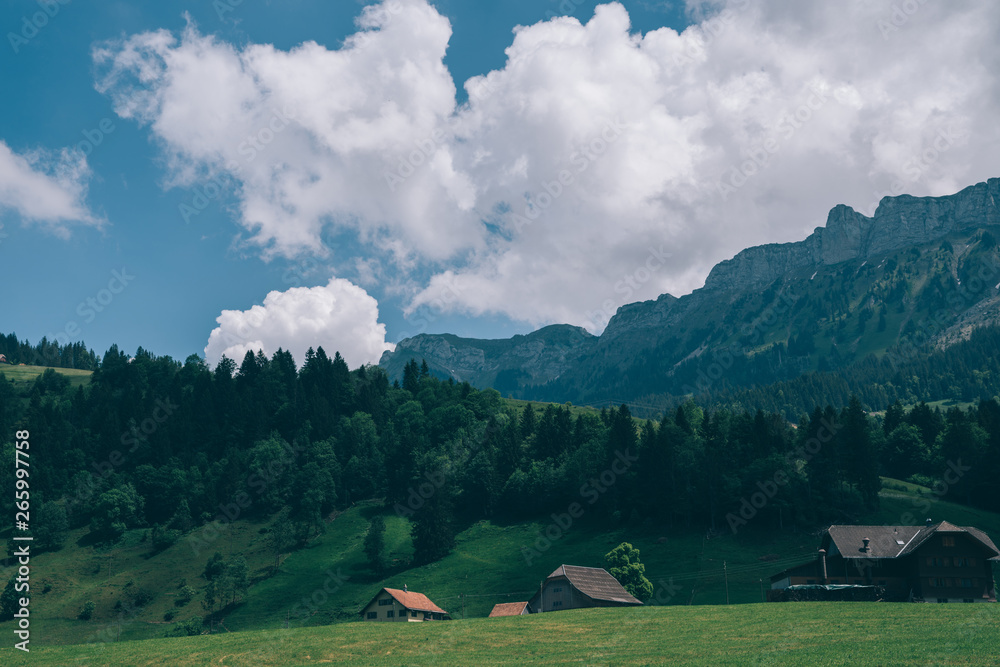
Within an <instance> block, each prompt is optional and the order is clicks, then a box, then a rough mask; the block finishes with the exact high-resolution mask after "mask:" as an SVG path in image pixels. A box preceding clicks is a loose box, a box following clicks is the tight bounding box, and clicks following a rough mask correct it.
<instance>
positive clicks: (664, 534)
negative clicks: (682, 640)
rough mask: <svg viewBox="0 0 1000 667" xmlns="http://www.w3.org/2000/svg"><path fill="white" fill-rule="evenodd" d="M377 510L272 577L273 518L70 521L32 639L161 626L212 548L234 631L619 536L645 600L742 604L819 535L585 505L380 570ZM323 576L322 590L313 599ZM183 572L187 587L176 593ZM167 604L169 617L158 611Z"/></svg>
mask: <svg viewBox="0 0 1000 667" xmlns="http://www.w3.org/2000/svg"><path fill="white" fill-rule="evenodd" d="M889 487H890V488H886V489H885V490H883V491H882V494H881V496H882V504H881V509H880V510H878V511H877V512H875V513H871V514H867V515H863V516H858V517H853V519H856V520H857V521H858V522H860V523H888V524H891V523H896V522H898V521H899V520H900V519H899V517H900V516H901V515H903V514H904V513H906V512H913V511H915V509H914V508H915V507H917V506H918V505H919V506H921V507H922V506H923V505H922V503H926V502H930V503H932V504H933V509H932V510H931V513H932V514H933V516H934V518H935V519H943V520H948V521H951V522H953V523H956V524H959V525H974V526H977V527H979V528H982V529H984V530H986V531H987V532H988V533H990V534H991V535H993V536H998V535H1000V515H997V514H993V513H989V512H985V511H980V510H974V509H970V508H966V507H963V506H961V505H957V504H954V503H950V502H947V501H944V500H937V498H936V497H935V496H933V495H931V494H930V492H929V491H928V490H927V489H921V488H919V487H915V486H912V485H904V484H900V483H898V482H891V481H890V482H889ZM925 499H926V500H925ZM381 511H382V510H381V509H380V507H379V506H377V505H375V504H371V503H369V504H364V505H359V506H357V507H355V508H352V509H349V510H347V511H346V512H344V513H342V514H340V515H338V516H337V518H336V519H335V520H333V521H332V522H330V523H328V525H327V529H326V531H325V533H324V534H323V535H321V536H320V537H318V538H317V539H315V540H314V541H313V542H312V543H311V544H310V545H309V546H307V547H306V548H304V549H301V550H299V551H296V552H294V553H292V554H290V555H288V556H287V557H285V558H284V559H283V560H282V562H281V567H280V570H279V572H278V573H277V574H276V575H273V576H272V574H271V565H273V562H274V559H273V555H272V553H271V552H270V550H269V549H268V548H267V538H268V532H269V529H270V528H271V527H273V526H269V525H268V524H265V523H260V522H256V521H237V522H236V523H234V524H232V529H231V530H229V531H226V533H225V534H224V536H223V537H222V539H219V540H217V541H215V542H213V543H212V544H211V545H210V546H209V547H208V548H206V549H204V550H199V552H198V553H197V555H195V554H194V552H193V550H192V546H191V544H192V540H191V539H190V538H191V537H199V536H201V535H202V533H201V532H200V531H199V530H195V531H194V532H193V533H191V534H189V535H188V536H186V537H185V538H182V539H181V540H180V541H179V542H178V543H176V544H174V545H173V546H171V547H170V548H168V549H166V550H165V551H163V552H162V553H159V554H156V555H151V549H150V547H149V544H148V542H143V541H142V533H143V532H144V531H133V532H132V533H130V534H129V536H128V537H127V539H126V540H125V541H124V546H123V547H121V548H117V549H115V550H113V551H111V550H102V549H100V548H96V547H94V546H93V545H90V544H87V543H86V541H85V540H83V539H81V538H82V537H83V533H82V531H79V532H75V533H74V534H73V536H72V539H70V540H68V541H67V545H66V546H65V547H64V548H63V549H62V550H60V551H58V552H55V553H45V554H41V555H38V556H36V557H35V558H33V560H32V569H33V573H32V577H33V579H32V581H33V582H37V585H38V587H39V590H43V589H47V590H46V592H44V593H42V594H40V595H36V598H35V599H36V602H35V605H36V606H35V607H34V609H33V616H32V618H33V626H32V627H33V629H34V630H35V632H36V633H35V634H34V635H33V643H32V646H36V645H50V644H65V643H80V644H83V643H92V642H95V641H98V642H101V641H113V640H115V639H116V638H118V637H119V633H120V637H121V639H122V640H133V639H150V638H155V637H162V636H164V633H165V632H166V631H167V630H168V629H169V628H170V627H171V626H172V623H173V622H181V621H185V620H187V619H189V618H191V617H192V616H203V615H204V614H205V611H204V610H203V608H202V606H201V602H202V600H203V599H204V591H203V589H204V586H205V584H206V582H205V580H204V579H202V578H201V576H200V575H201V572H202V570H203V569H204V567H205V563H206V562H207V561H208V559H209V558H210V556H211V554H212V553H214V551H216V550H218V551H220V552H222V554H223V555H224V556H226V557H228V556H230V555H231V554H237V553H238V554H241V555H243V556H244V557H245V558H246V559H247V561H248V563H249V564H250V570H251V578H252V581H253V582H254V585H253V586H252V587H251V588H250V591H249V593H248V594H247V595H246V597H245V599H244V600H243V602H242V603H240V604H239V605H237V606H236V607H235V608H233V609H231V610H228V611H226V612H225V613H224V614H223V615H222V616H221V618H219V619H218V621H219V622H220V623H221V626H222V627H223V628H224V629H225V630H229V631H233V632H245V631H253V630H268V629H276V628H281V627H283V626H284V625H285V622H286V620H288V622H289V625H290V626H291V627H293V628H295V627H302V626H327V625H328V624H331V623H342V622H345V621H347V622H350V621H356V620H357V616H356V614H357V611H358V609H359V608H360V607H361V606H362V605H363V604H364V603H365V602H367V601H368V600H369V599H370V598H371V597H372V596H373V595H374V594H375V592H376V591H377V590H378V589H379V588H380V587H381V586H383V585H389V586H395V587H402V585H403V584H406V585H407V586H408V587H409V588H410V590H416V591H421V592H426V593H427V594H428V595H429V596H430V597H431V599H432V600H434V601H435V602H436V603H438V604H439V605H441V606H442V607H443V608H445V609H447V610H448V611H449V612H450V613H451V614H452V616H453V617H454V618H456V619H462V618H468V619H473V618H480V617H484V616H487V615H488V613H489V611H490V609H491V608H492V607H493V605H494V604H496V603H498V602H511V601H517V600H524V599H527V598H528V597H530V595H531V594H532V593H533V592H534V590H536V588H537V586H538V583H539V581H540V580H542V579H543V578H544V577H545V576H547V575H548V574H549V572H551V571H552V570H554V569H555V568H556V567H557V566H558V565H560V564H562V563H573V564H577V565H586V566H597V567H599V566H602V565H603V557H604V554H605V553H607V552H608V551H610V550H611V549H612V548H613V547H614V546H616V545H617V544H619V543H620V542H622V541H630V542H631V543H633V544H634V545H635V546H637V547H638V548H639V549H640V551H641V553H642V560H643V562H644V563H645V565H646V573H647V576H648V577H649V579H650V580H651V581H652V582H653V584H654V590H655V592H654V601H653V602H652V604H654V605H656V604H657V600H656V598H658V601H659V603H662V604H667V605H681V606H687V605H695V606H697V605H706V604H708V605H724V604H725V603H726V600H727V593H728V598H729V601H730V602H731V603H733V604H747V603H755V602H760V600H761V588H762V586H763V587H764V588H766V587H767V586H768V583H769V580H768V578H769V576H770V575H771V574H774V573H775V572H778V571H780V570H781V569H783V568H785V567H787V566H790V565H793V564H797V563H800V562H804V561H807V560H809V559H811V558H813V556H814V553H815V549H816V548H817V544H818V537H817V535H816V534H815V531H793V530H786V531H780V530H770V529H768V528H767V526H766V524H765V525H761V526H760V527H759V528H758V529H756V530H752V531H741V532H739V533H738V534H736V535H733V534H731V533H730V532H729V531H728V530H726V531H725V532H720V533H708V534H706V533H705V532H704V531H703V530H697V531H696V530H684V529H675V530H670V529H668V528H666V527H664V526H656V525H650V524H648V523H646V524H641V525H636V526H620V527H617V528H608V527H606V526H604V525H602V524H600V523H594V522H588V521H586V517H585V518H584V520H582V521H581V522H579V523H578V524H577V525H573V526H572V527H571V528H570V529H568V530H567V531H566V534H565V536H564V537H562V538H561V539H558V540H556V541H555V542H554V543H553V544H552V546H551V547H550V548H549V549H547V550H542V551H541V552H539V553H538V554H537V555H532V556H531V557H530V559H531V562H530V563H529V562H528V560H527V559H526V558H525V555H524V553H525V550H527V549H533V548H534V546H535V544H536V541H537V540H538V536H539V531H544V530H545V529H546V527H547V526H548V525H549V523H550V522H551V519H550V518H549V517H545V518H541V519H539V520H536V521H528V522H522V523H510V524H501V523H493V522H489V521H481V522H478V523H476V524H473V525H471V526H469V527H467V528H466V529H465V530H463V531H462V532H461V533H460V534H459V536H458V540H457V544H456V547H455V550H454V552H453V553H452V554H450V555H448V556H446V557H445V558H443V559H441V560H440V561H438V562H436V563H432V564H430V565H425V566H419V567H408V566H405V565H399V564H397V565H395V566H394V567H393V569H392V570H391V571H390V573H389V574H388V575H387V576H386V577H385V578H384V580H381V579H377V578H375V577H373V576H372V575H371V572H370V570H369V569H368V566H367V564H366V561H365V556H364V553H363V552H362V548H361V546H362V541H363V539H364V535H365V532H366V530H367V527H368V519H369V518H370V517H371V516H373V515H374V514H375V513H378V512H381ZM918 511H919V510H918ZM847 519H849V518H848V517H845V520H847ZM387 523H388V524H389V530H388V535H387V544H388V551H389V555H390V558H391V559H392V560H394V561H396V562H398V563H406V562H407V561H408V560H409V557H410V556H411V555H412V548H413V547H412V540H411V538H410V534H409V522H408V521H407V520H406V519H403V518H400V517H396V516H395V515H392V514H390V515H389V516H388V517H387ZM522 548H523V549H522ZM397 559H398V560H397ZM9 570H10V568H8V569H7V570H6V571H5V572H4V573H3V576H5V577H6V576H7V575H8V574H9ZM340 580H344V581H340ZM327 582H330V583H329V585H328V586H327V590H328V591H329V592H328V594H327V595H325V596H317V597H316V598H315V599H314V597H313V596H314V595H316V593H317V591H321V590H322V587H323V586H324V584H326V583H327ZM185 584H187V585H190V586H192V587H194V588H195V589H196V590H197V594H196V595H195V596H194V598H193V599H192V600H191V601H190V602H188V603H186V604H184V605H180V606H178V605H177V604H176V602H177V601H178V599H179V596H180V591H181V587H182V586H183V585H185ZM727 584H728V591H727ZM143 592H145V593H143ZM142 595H148V596H149V599H148V601H146V602H145V603H144V604H142V605H140V607H141V608H139V609H138V610H137V611H130V609H133V608H132V607H129V606H127V605H126V606H125V607H124V608H118V609H116V603H118V602H123V603H128V602H129V601H130V600H131V601H134V600H136V599H137V598H139V597H140V596H142ZM324 597H325V598H326V599H323V598H324ZM87 600H93V601H94V602H95V603H96V611H95V613H94V617H93V619H92V620H91V621H89V622H86V621H80V620H77V619H76V615H77V614H78V613H79V611H80V609H81V607H82V606H83V604H84V603H85V602H86V601H87ZM168 612H172V615H173V618H172V622H171V623H168V622H165V621H164V615H165V614H167V613H168ZM11 626H12V624H11V623H9V622H8V623H0V632H5V631H7V630H8V629H9V628H11ZM119 626H120V627H119ZM216 627H218V624H217V626H216ZM349 627H353V624H352V625H351V626H349ZM143 650H145V649H143Z"/></svg>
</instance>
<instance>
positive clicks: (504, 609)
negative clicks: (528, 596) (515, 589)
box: [490, 602, 531, 618]
mask: <svg viewBox="0 0 1000 667" xmlns="http://www.w3.org/2000/svg"><path fill="white" fill-rule="evenodd" d="M530 613H531V607H529V606H528V603H527V602H502V603H500V604H498V605H494V606H493V611H491V612H490V618H497V617H498V616H527V615H528V614H530Z"/></svg>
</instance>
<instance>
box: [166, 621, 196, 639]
mask: <svg viewBox="0 0 1000 667" xmlns="http://www.w3.org/2000/svg"><path fill="white" fill-rule="evenodd" d="M201 625H202V623H201V616H192V617H191V618H189V619H188V620H186V621H182V622H180V623H175V624H174V626H173V627H172V628H170V629H169V630H167V634H166V636H167V637H191V636H193V635H200V634H201Z"/></svg>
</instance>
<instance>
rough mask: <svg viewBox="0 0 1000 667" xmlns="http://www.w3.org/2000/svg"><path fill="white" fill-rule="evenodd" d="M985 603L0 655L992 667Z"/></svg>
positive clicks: (347, 626) (651, 615)
mask: <svg viewBox="0 0 1000 667" xmlns="http://www.w3.org/2000/svg"><path fill="white" fill-rule="evenodd" d="M998 626H1000V607H998V606H997V605H986V604H982V605H918V604H879V603H848V602H841V603H786V604H747V605H731V606H678V607H646V608H636V609H582V610H575V611H565V612H557V613H551V614H537V615H533V616H523V617H513V618H500V619H470V620H467V621H451V622H448V621H445V622H433V623H398V624H397V623H371V624H369V623H341V624H337V625H331V626H324V627H314V628H298V629H289V630H284V629H275V630H260V631H252V632H233V633H225V634H217V635H202V636H199V637H184V638H179V639H153V640H148V641H128V642H121V643H116V644H95V645H89V646H50V647H42V648H37V649H34V650H32V652H31V654H30V655H26V654H24V653H22V652H20V651H16V650H14V649H10V648H5V649H2V650H0V659H2V660H3V663H4V664H5V665H11V666H14V665H36V666H42V665H53V666H59V667H66V666H68V665H156V666H161V665H170V666H171V667H186V666H189V665H190V666H194V665H227V666H228V667H240V666H246V667H251V666H252V667H261V666H267V665H276V666H277V665H281V666H286V667H287V666H291V665H322V664H332V665H345V666H350V665H358V666H361V665H365V666H378V665H386V666H390V665H391V666H392V667H405V666H407V665H436V666H438V667H447V666H449V665H455V666H456V667H469V666H470V665H514V664H537V665H663V664H684V665H706V666H709V665H710V666H712V667H716V666H719V665H740V666H745V665H761V666H763V665H808V666H810V667H820V666H825V665H851V666H855V667H856V666H866V665H996V664H997V659H998V658H997V656H1000V632H998Z"/></svg>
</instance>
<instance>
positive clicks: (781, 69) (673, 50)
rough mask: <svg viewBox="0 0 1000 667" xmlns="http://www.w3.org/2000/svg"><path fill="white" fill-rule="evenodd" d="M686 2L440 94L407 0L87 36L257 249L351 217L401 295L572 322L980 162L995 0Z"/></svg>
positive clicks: (174, 156) (992, 85)
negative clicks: (290, 37)
mask: <svg viewBox="0 0 1000 667" xmlns="http://www.w3.org/2000/svg"><path fill="white" fill-rule="evenodd" d="M688 8H689V10H690V11H691V16H692V17H694V18H693V20H694V23H693V25H691V26H690V27H689V28H687V29H686V30H684V31H682V32H680V33H678V32H677V31H675V30H672V29H670V28H661V29H659V30H654V31H650V32H647V33H645V34H640V33H637V32H635V31H634V29H633V27H632V26H631V23H630V18H629V15H628V12H627V11H626V9H625V8H624V7H623V6H622V5H621V4H619V3H615V2H612V3H610V4H606V5H601V6H598V7H597V9H596V11H595V13H594V15H593V16H592V17H588V18H587V19H586V20H585V21H582V22H581V21H580V20H577V19H576V18H571V17H558V18H554V19H552V20H548V21H543V22H540V23H537V24H535V25H531V26H521V27H518V28H517V29H516V30H515V31H514V35H513V38H512V42H511V45H510V47H509V48H508V49H507V51H506V55H507V61H506V63H505V65H504V67H503V68H501V69H498V70H496V71H492V72H488V73H486V74H484V75H483V76H480V77H474V78H473V79H470V80H469V81H466V82H463V83H462V85H464V87H465V89H466V90H467V92H468V102H466V103H462V104H459V103H458V102H457V99H458V98H457V95H456V90H457V86H456V83H455V82H454V81H453V80H452V77H451V74H450V73H449V71H448V70H447V68H446V67H445V66H444V62H443V58H444V54H445V50H446V49H447V46H448V43H449V40H450V38H451V32H452V28H451V25H450V23H449V21H448V20H447V18H445V17H443V16H442V15H441V14H440V13H439V12H438V11H437V10H436V9H435V8H434V7H433V6H432V5H431V4H430V3H429V2H427V1H426V0H387V1H386V2H383V3H381V4H378V5H374V6H372V7H369V8H367V9H365V10H364V12H363V13H362V16H361V17H360V19H359V22H358V32H357V33H356V34H355V35H353V36H352V37H350V38H349V39H348V40H347V41H346V42H345V43H344V44H343V45H342V46H341V47H340V48H333V49H331V48H328V47H325V46H321V45H319V44H316V43H314V42H307V43H305V44H302V45H300V46H298V47H295V48H293V49H291V50H288V51H282V50H279V49H276V48H274V47H273V46H269V45H258V44H249V45H245V46H238V47H237V46H234V45H230V44H226V43H223V42H220V41H219V40H217V39H216V38H214V37H212V36H210V35H204V34H202V33H200V32H199V31H198V29H197V28H196V27H195V26H189V27H188V28H187V29H186V30H185V31H184V32H183V33H182V34H181V35H180V36H179V37H175V36H174V35H172V34H170V33H167V32H163V31H159V32H149V33H142V34H138V35H133V36H131V37H127V38H125V39H123V40H119V41H115V42H109V43H106V44H104V45H102V46H101V47H99V48H98V49H96V50H95V53H94V56H95V61H96V63H97V64H98V67H99V71H100V77H99V81H98V88H99V89H100V90H102V91H104V92H105V93H107V94H108V95H109V96H110V97H111V98H112V100H113V101H114V104H115V108H116V110H117V112H118V113H119V114H120V115H121V116H123V117H127V118H134V119H136V120H137V121H138V122H140V123H143V124H146V125H148V126H149V128H150V131H151V132H152V133H153V135H154V136H155V138H156V139H157V140H158V141H159V142H160V143H161V144H162V146H163V150H164V152H165V153H166V155H167V157H168V162H169V164H170V167H171V174H170V175H171V179H172V180H171V182H172V183H173V184H177V185H191V184H194V183H197V182H198V180H199V179H201V178H205V177H206V176H209V175H213V174H216V173H218V172H228V173H229V174H230V175H231V176H233V177H234V179H235V181H236V182H237V183H239V184H240V185H239V188H240V189H239V192H238V196H239V200H240V217H239V223H240V224H241V225H242V226H243V227H244V228H245V229H246V234H247V235H248V239H249V242H250V243H252V244H256V245H257V246H259V248H260V249H261V252H262V253H263V254H264V255H265V256H270V255H273V254H282V255H286V256H293V255H296V254H301V253H305V252H308V253H315V254H320V255H322V254H326V253H328V252H329V248H327V247H326V245H325V244H324V242H323V240H322V239H323V238H324V234H325V233H326V232H335V233H342V232H345V231H346V232H349V233H352V234H354V235H356V237H357V238H358V239H359V240H360V241H361V243H362V244H363V245H364V247H365V248H366V252H367V253H368V254H369V256H370V258H372V259H374V260H376V261H377V262H378V263H379V264H380V265H387V266H394V267H395V268H396V269H397V271H396V272H393V271H386V272H385V275H391V276H392V279H393V280H394V281H402V282H403V284H404V286H405V289H406V290H408V291H407V292H406V294H407V295H408V298H409V309H408V312H410V313H411V314H412V313H414V312H415V311H419V310H420V309H422V308H432V309H438V310H442V311H450V312H464V313H469V314H471V315H480V314H489V313H500V314H503V315H506V316H509V317H511V318H513V319H515V320H520V321H524V322H529V323H531V324H535V325H541V324H546V323H552V322H569V323H572V324H579V325H582V326H586V327H588V328H589V329H591V330H592V331H595V332H596V331H599V330H600V329H601V328H603V326H604V324H605V322H606V321H607V319H608V318H609V317H610V316H611V315H612V314H613V313H614V311H615V309H616V308H617V307H618V306H619V305H622V304H624V303H628V302H631V301H636V300H639V299H649V298H655V297H656V296H657V295H659V294H660V293H662V292H666V291H669V292H672V293H674V294H681V293H685V292H687V291H690V290H691V289H693V288H697V287H699V286H700V285H701V284H702V282H703V280H704V278H705V276H706V275H707V273H708V271H709V269H710V268H711V266H712V265H714V264H715V263H716V262H718V261H720V260H722V259H725V258H728V257H731V256H732V255H734V254H735V253H736V252H738V251H739V250H741V249H742V248H744V247H746V246H749V245H756V244H759V243H764V242H781V241H792V240H797V239H800V238H802V237H804V236H805V235H806V234H808V233H809V232H811V231H812V229H813V228H814V227H816V226H819V225H821V224H823V223H824V222H825V217H826V214H827V212H828V211H829V209H830V208H832V207H833V206H834V205H836V204H838V203H846V204H849V205H852V206H854V207H856V208H858V209H859V210H862V211H863V212H866V213H871V212H872V210H873V208H874V206H875V205H876V204H877V202H878V200H879V199H880V198H881V197H882V196H884V195H886V194H901V193H903V192H906V193H910V194H915V195H943V194H948V193H951V192H954V191H957V190H958V189H960V188H961V187H963V186H965V185H969V184H972V183H974V182H977V181H981V180H984V179H986V178H988V177H993V176H997V175H1000V174H998V173H997V171H996V170H997V162H996V157H995V156H996V154H997V149H998V145H1000V125H998V124H997V123H996V122H995V119H996V117H997V115H998V113H1000V88H998V75H997V73H998V72H1000V62H998V61H1000V51H998V50H997V49H996V47H995V41H996V40H995V36H996V35H997V34H1000V4H997V3H984V2H974V1H972V0H956V1H954V2H948V3H922V2H910V3H900V2H897V1H896V0H865V1H861V0H858V1H854V2H811V3H803V2H797V1H796V2H793V1H792V0H689V1H688ZM355 265H356V266H362V265H364V266H366V267H370V266H371V264H366V263H362V264H358V263H355ZM352 277H356V278H358V279H359V280H361V279H362V278H361V277H358V276H352ZM393 289H397V287H396V286H394V287H393Z"/></svg>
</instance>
